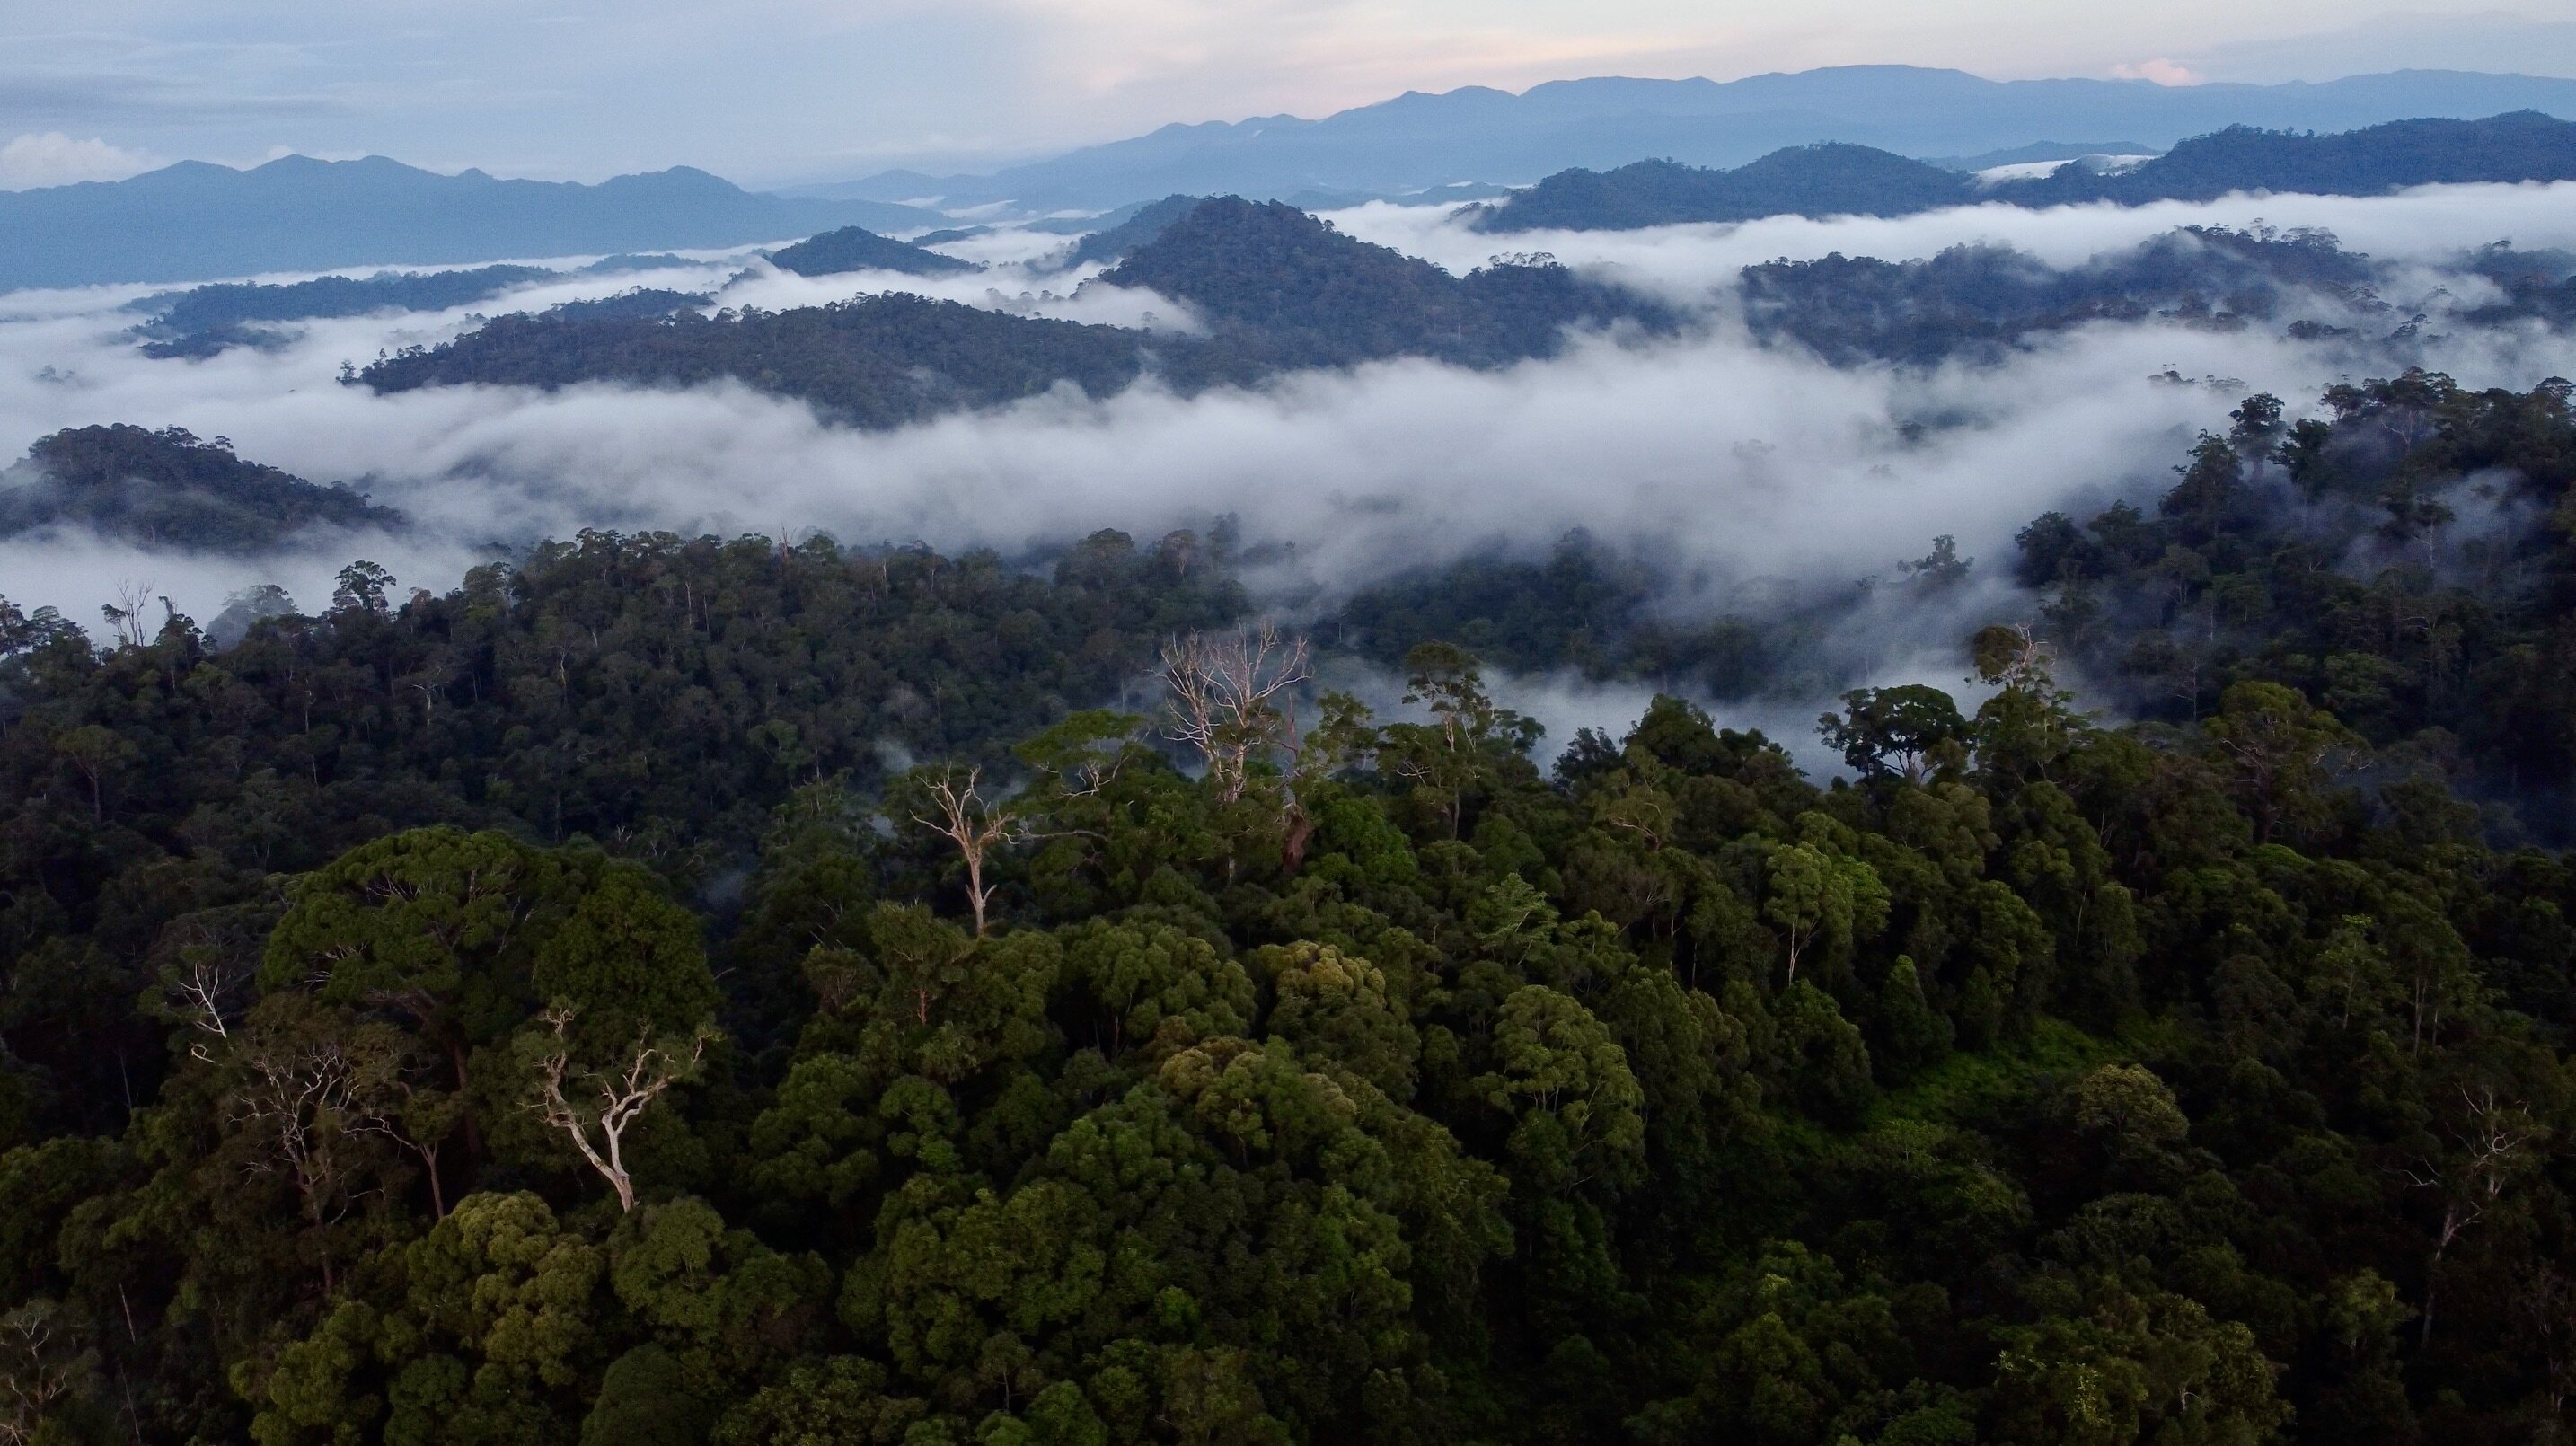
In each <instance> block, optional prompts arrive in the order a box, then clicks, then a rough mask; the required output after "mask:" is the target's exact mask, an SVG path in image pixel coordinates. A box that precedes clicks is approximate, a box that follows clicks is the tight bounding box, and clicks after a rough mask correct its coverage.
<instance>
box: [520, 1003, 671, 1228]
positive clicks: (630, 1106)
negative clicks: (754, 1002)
mask: <svg viewBox="0 0 2576 1446" xmlns="http://www.w3.org/2000/svg"><path fill="white" fill-rule="evenodd" d="M538 1018H539V1019H540V1020H542V1021H543V1022H544V1024H545V1025H546V1027H547V1028H548V1029H549V1030H551V1031H552V1032H553V1034H554V1041H553V1044H552V1046H551V1047H550V1048H548V1049H546V1050H544V1051H543V1052H542V1053H540V1054H539V1055H538V1056H537V1061H536V1065H537V1097H536V1098H535V1099H533V1100H531V1101H530V1102H529V1107H530V1108H531V1109H533V1110H535V1111H536V1113H537V1115H538V1117H539V1118H540V1119H543V1120H544V1121H545V1122H546V1124H547V1125H548V1126H550V1127H551V1128H554V1129H557V1130H560V1131H562V1132H563V1133H564V1135H565V1137H566V1138H568V1139H570V1140H571V1141H572V1147H573V1148H574V1149H575V1150H577V1151H579V1152H580V1154H581V1157H582V1159H584V1160H585V1161H588V1162H589V1164H590V1167H591V1168H592V1169H593V1170H596V1171H598V1172H599V1176H600V1178H601V1179H603V1180H606V1181H607V1182H608V1186H609V1188H610V1189H611V1190H614V1191H615V1192H617V1205H618V1208H619V1209H620V1210H621V1211H625V1210H633V1209H634V1208H635V1180H634V1177H633V1175H632V1174H631V1173H629V1172H628V1170H627V1168H626V1133H627V1131H628V1130H630V1129H632V1128H634V1125H635V1121H636V1120H637V1119H639V1118H641V1117H642V1116H643V1114H644V1111H645V1110H646V1109H647V1108H649V1107H650V1106H651V1105H652V1103H653V1102H654V1101H655V1100H657V1099H660V1098H661V1097H662V1096H663V1094H665V1093H666V1092H668V1091H669V1090H670V1088H671V1087H672V1086H673V1085H676V1084H681V1083H684V1082H686V1081H688V1080H690V1079H692V1078H695V1077H696V1075H697V1071H698V1063H699V1061H701V1060H703V1059H704V1058H705V1057H706V1053H707V1046H708V1044H709V1043H711V1042H713V1040H714V1039H715V1030H714V1029H713V1028H712V1027H711V1026H705V1025H701V1026H700V1027H699V1028H698V1029H697V1030H695V1031H694V1032H692V1033H691V1034H690V1035H689V1037H688V1038H687V1039H686V1040H685V1041H683V1040H678V1039H670V1040H660V1041H657V1040H655V1039H654V1038H653V1037H652V1035H651V1032H650V1031H649V1030H638V1031H637V1032H636V1036H635V1045H634V1048H633V1050H632V1051H631V1052H628V1053H626V1054H624V1055H622V1056H621V1058H622V1059H623V1060H624V1061H625V1062H624V1063H623V1064H622V1065H612V1066H610V1067H608V1068H605V1069H578V1070H576V1069H575V1068H574V1067H573V1064H572V1046H571V1040H570V1032H571V1029H572V1021H573V1010H572V1009H571V1007H570V1006H567V1005H556V1006H555V1007H553V1008H551V1009H548V1010H547V1011H546V1012H545V1013H544V1014H542V1015H540V1016H538ZM567 1079H569V1081H570V1083H571V1085H572V1089H571V1091H570V1093H567V1092H566V1089H565V1085H566V1082H567ZM593 1095H595V1096H596V1098H597V1101H598V1102H597V1103H596V1104H592V1103H589V1102H588V1098H589V1097H590V1096H593ZM594 1133H595V1134H596V1135H597V1136H598V1138H597V1140H596V1141H594V1140H593V1139H592V1136H593V1134H594Z"/></svg>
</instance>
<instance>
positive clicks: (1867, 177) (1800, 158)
mask: <svg viewBox="0 0 2576 1446" xmlns="http://www.w3.org/2000/svg"><path fill="white" fill-rule="evenodd" d="M1975 193H1976V182H1975V180H1974V179H1973V178H1972V177H1969V176H1967V175H1965V174H1962V173H1961V172H1958V171H1952V170H1947V169H1944V168H1942V167H1940V166H1935V165H1931V164H1929V163H1927V162H1924V161H1916V160H1908V159H1907V158H1905V157H1904V156H1898V155H1891V154H1889V153H1888V152H1886V151H1879V150H1872V149H1870V148H1869V147H1867V146H1853V145H1841V144H1825V145H1814V146H1799V147H1797V148H1795V149H1792V150H1785V151H1774V152H1772V153H1771V154H1770V155H1767V156H1764V157H1763V158H1762V159H1760V160H1758V161H1753V162H1751V163H1749V164H1747V165H1744V166H1741V167H1738V168H1737V169H1735V170H1731V171H1713V170H1704V169H1702V168H1700V167H1698V166H1685V165H1683V164H1681V163H1680V162H1677V161H1639V162H1637V163H1636V164H1635V165H1632V166H1621V167H1620V168H1619V169H1617V170H1615V171H1607V172H1602V171H1584V170H1574V171H1559V172H1558V173H1556V174H1555V175H1553V176H1550V177H1548V178H1547V179H1546V180H1543V181H1541V182H1539V183H1538V184H1537V185H1535V186H1532V187H1530V188H1529V189H1528V190H1526V191H1521V192H1518V193H1516V194H1514V195H1513V196H1511V197H1510V198H1508V199H1506V200H1503V201H1496V202H1488V203H1486V204H1484V205H1481V206H1476V207H1473V208H1470V211H1469V215H1470V216H1471V218H1472V220H1473V223H1474V225H1475V226H1476V229H1478V230H1480V231H1506V232H1507V231H1537V230H1543V229H1555V230H1565V231H1625V230H1635V229H1638V228H1641V227H1646V226H1667V225H1671V224H1674V223H1675V222H1682V221H1751V220H1756V219H1758V218H1760V217H1763V216H1782V215H1790V216H1905V215H1911V214H1913V213H1914V212H1917V211H1929V210H1934V209H1936V208H1938V207H1942V206H1958V205H1964V204H1966V203H1967V202H1968V201H1969V200H1971V199H1973V198H1974V196H1975Z"/></svg>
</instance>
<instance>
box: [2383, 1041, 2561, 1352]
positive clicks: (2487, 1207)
mask: <svg viewBox="0 0 2576 1446" xmlns="http://www.w3.org/2000/svg"><path fill="white" fill-rule="evenodd" d="M2460 1103H2461V1105H2462V1106H2463V1110H2462V1120H2461V1124H2460V1125H2459V1127H2458V1128H2456V1129H2455V1130H2453V1132H2452V1139H2453V1140H2454V1141H2455V1143H2456V1144H2457V1147H2458V1148H2457V1150H2456V1152H2455V1153H2454V1154H2453V1155H2452V1156H2451V1157H2450V1158H2449V1159H2448V1160H2445V1161H2439V1162H2437V1161H2432V1160H2418V1161H2416V1162H2415V1164H2414V1166H2413V1167H2411V1168H2409V1169H2406V1170H2404V1171H2402V1172H2401V1173H2402V1174H2404V1175H2405V1177H2406V1180H2407V1183H2409V1184H2411V1185H2413V1186H2415V1187H2416V1188H2417V1189H2419V1190H2434V1191H2439V1192H2440V1194H2441V1197H2442V1223H2441V1226H2440V1227H2439V1228H2438V1229H2437V1230H2435V1231H2434V1234H2433V1259H2432V1262H2431V1263H2430V1264H2429V1265H2428V1266H2427V1267H2426V1269H2425V1272H2424V1327H2423V1330H2422V1332H2421V1334H2420V1335H2419V1336H2418V1337H2417V1339H2416V1345H2417V1347H2418V1348H2419V1349H2420V1348H2421V1347H2422V1346H2424V1345H2425V1344H2427V1343H2429V1342H2430V1341H2431V1340H2432V1339H2433V1297H2434V1293H2435V1292H2436V1290H2438V1289H2439V1287H2440V1285H2441V1272H2442V1258H2443V1257H2444V1256H2445V1255H2447V1254H2449V1253H2450V1249H2451V1246H2452V1244H2453V1243H2454V1242H2456V1241H2457V1240H2458V1239H2459V1238H2460V1237H2461V1236H2462V1235H2464V1234H2466V1233H2467V1232H2468V1231H2469V1230H2470V1229H2471V1228H2472V1227H2474V1226H2476V1225H2477V1223H2478V1222H2479V1221H2481V1220H2484V1219H2485V1218H2486V1217H2487V1213H2488V1212H2489V1211H2491V1210H2493V1209H2494V1208H2495V1206H2496V1203H2497V1201H2499V1200H2500V1199H2502V1198H2503V1195H2504V1192H2505V1189H2506V1187H2507V1186H2509V1185H2511V1184H2512V1183H2513V1181H2514V1178H2515V1177H2516V1176H2518V1175H2519V1174H2521V1173H2522V1169H2523V1166H2524V1164H2525V1163H2526V1160H2527V1157H2528V1154H2529V1151H2530V1148H2531V1146H2532V1145H2533V1143H2535V1142H2536V1141H2537V1140H2538V1139H2539V1138H2540V1136H2541V1134H2542V1130H2541V1128H2540V1126H2539V1124H2538V1123H2537V1122H2535V1121H2534V1120H2533V1119H2532V1118H2531V1116H2530V1115H2528V1114H2526V1113H2524V1111H2523V1108H2522V1106H2521V1105H2519V1104H2509V1103H2506V1102H2504V1101H2501V1100H2499V1099H2497V1098H2496V1092H2495V1089H2494V1088H2493V1087H2492V1086H2488V1087H2484V1088H2480V1089H2476V1090H2472V1089H2470V1088H2468V1087H2467V1086H2465V1085H2463V1086H2462V1087H2461V1088H2460Z"/></svg>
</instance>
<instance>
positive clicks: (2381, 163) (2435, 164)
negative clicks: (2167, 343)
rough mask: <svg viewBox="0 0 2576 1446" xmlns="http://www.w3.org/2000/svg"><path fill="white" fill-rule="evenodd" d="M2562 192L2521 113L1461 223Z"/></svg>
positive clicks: (1811, 175)
mask: <svg viewBox="0 0 2576 1446" xmlns="http://www.w3.org/2000/svg"><path fill="white" fill-rule="evenodd" d="M2563 180H2576V122H2569V121H2563V120H2557V119H2554V118H2552V117H2550V116H2546V115H2543V114H2541V113H2539V112H2537V111H2524V112H2520V113H2517V114H2512V115H2500V116H2494V117H2491V118H2489V119H2486V120H2477V121H2454V120H2414V121H2396V122H2392V123H2390V124H2387V125H2379V126H2372V127H2369V128H2368V129H2365V130H2357V131H2349V132H2345V133H2343V134H2340V135H2327V136H2319V135H2306V134H2299V133H2294V132H2288V131H2264V130H2256V129H2253V128H2250V127H2245V126H2237V127H2232V128H2230V129H2228V130H2224V131H2220V132H2217V133H2215V134H2212V135H2206V136H2201V137H2198V138H2197V139H2193V140H2188V141H2184V142H2182V143H2181V144H2180V145H2177V146H2175V147H2174V149H2173V150H2172V151H2171V152H2170V153H2168V154H2167V155H2164V156H2160V157H2157V158H2155V159H2153V160H2150V161H2146V162H2144V163H2142V164H2140V165H2138V166H2136V167H2134V168H2131V169H2128V170H2124V171H2115V172H2108V173H2105V172H2101V171H2097V170H2094V169H2090V168H2088V167H2086V166H2085V165H2084V164H2082V163H2081V162H2070V163H2068V164H2066V165H2064V166H2060V167H2059V168H2058V169H2056V170H2055V171H2053V172H2051V173H2050V174H2048V175H2047V176H2044V177H2037V178H2032V179H2025V180H2014V181H2005V182H2002V183H1999V184H1996V185H1992V186H1984V187H1981V186H1979V185H1978V184H1977V183H1976V181H1975V180H1974V178H1972V177H1970V176H1968V175H1965V174H1963V173H1959V172H1952V171H1945V170H1943V169H1942V168H1941V167H1938V166H1933V165H1930V164H1928V163H1925V162H1922V161H1911V160H1907V159H1905V158H1904V157H1902V156H1895V155H1890V154H1888V153H1887V152H1885V151H1874V150H1871V149H1869V148H1867V147H1864V146H1849V145H1819V146H1807V147H1801V148H1798V149H1794V150H1786V151H1780V152H1776V153H1774V154H1772V155H1769V156H1765V157H1764V158H1762V159H1761V160H1758V161H1755V162H1753V163H1751V164H1749V165H1746V166H1743V167H1740V168H1738V169H1736V170H1732V171H1716V170H1703V169H1700V168H1698V167H1694V166H1686V165H1680V164H1676V163H1674V162H1671V161H1641V162H1638V163H1637V164H1635V165H1631V166H1622V167H1620V168H1618V169H1617V170H1612V171H1606V172H1604V171H1590V170H1580V169H1577V170H1569V171H1561V172H1559V173H1557V174H1555V175H1552V176H1549V177H1548V178H1546V179H1545V180H1543V181H1541V182H1539V183H1538V184H1537V185H1535V186H1532V187H1530V188H1529V189H1527V190H1525V191H1521V192H1519V193H1517V194H1515V195H1513V196H1512V197H1511V198H1510V199H1508V200H1506V201H1502V202H1497V203H1491V204H1488V205H1485V206H1481V207H1477V208H1475V209H1474V211H1473V212H1472V213H1471V214H1472V216H1473V218H1474V222H1475V224H1476V225H1477V226H1478V228H1479V229H1482V230H1487V231H1497V232H1508V231H1533V230H1539V229H1543V228H1558V229H1564V230H1573V231H1598V230H1630V229H1635V228H1638V227H1644V226H1663V225H1672V224H1676V223H1680V222H1691V221H1745V220H1752V219H1755V218H1757V217H1761V216H1770V215H1802V216H1835V215H1858V216H1902V215H1909V214H1912V213H1914V212H1917V211H1928V210H1933V209H1935V208H1938V207H1942V206H1956V205H1965V204H1969V203H1972V202H1980V201H1991V202H2002V203H2006V204H2011V205H2018V206H2055V205H2064V204H2067V203H2070V202H2078V201H2116V202H2119V203H2121V204H2123V205H2143V204H2145V203H2147V202H2149V201H2161V200H2195V201H2205V200H2210V199H2213V198H2215V197H2218V196H2222V195H2225V194H2227V193H2229V192H2231V191H2298V192H2305V193H2310V194H2317V195H2333V196H2376V195H2380V194H2383V193H2385V192H2388V191H2392V190H2396V189H2398V188H2400V187H2404V186H2420V185H2429V184H2433V183H2437V182H2467V181H2563Z"/></svg>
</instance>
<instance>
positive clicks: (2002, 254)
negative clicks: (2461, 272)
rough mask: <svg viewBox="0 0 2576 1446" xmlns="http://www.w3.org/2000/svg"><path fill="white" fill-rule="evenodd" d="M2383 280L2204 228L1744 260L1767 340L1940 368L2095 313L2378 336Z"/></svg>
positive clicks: (2321, 250) (2387, 310)
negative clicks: (2028, 247) (2047, 245)
mask: <svg viewBox="0 0 2576 1446" xmlns="http://www.w3.org/2000/svg"><path fill="white" fill-rule="evenodd" d="M2570 271H2571V272H2576V266H2571V267H2570ZM2377 279H2378V273H2377V268H2375V267H2374V266H2372V264H2371V263H2370V260H2369V258H2368V257H2365V256H2359V255H2355V254H2353V253H2351V252H2348V251H2345V250H2343V249H2341V248H2340V247H2339V246H2337V245H2336V244H2335V238H2334V237H2333V236H2331V235H2329V234H2326V233H2323V232H2316V231H2293V232H2289V233H2287V234H2281V233H2276V232H2273V231H2270V230H2268V229H2265V230H2259V231H2236V230H2231V229H2229V228H2227V227H2224V226H2192V227H2187V228H2184V229H2182V230H2178V231H2173V232H2170V233H2168V234H2166V235H2163V236H2160V237H2157V238H2156V239H2154V240H2152V241H2149V242H2147V243H2146V244H2144V245H2142V246H2139V247H2137V248H2135V249H2133V250H2129V251H2121V252H2113V253H2110V254H2107V255H2103V256H2098V257H2095V258H2094V259H2093V260H2092V261H2090V262H2088V263H2086V264H2085V265H2083V266H2079V267H2072V268H2068V269H2065V270H2059V269H2057V268H2054V267H2051V266H2049V265H2047V264H2046V263H2044V262H2041V261H2040V260H2038V259H2037V258H2035V257H2031V256H2028V255H2025V254H2023V253H2021V252H2019V251H2015V250H2013V249H2012V248H2011V247H2008V246H1992V245H1976V246H1954V247H1952V248H1950V249H1949V250H1947V251H1944V252H1942V253H1941V254H1939V255H1938V256H1934V257H1932V258H1930V259H1929V260H1923V261H1900V262H1890V261H1881V260H1878V259H1876V258H1874V257H1867V256H1843V255H1840V254H1836V255H1833V256H1828V257H1825V258H1823V259H1821V260H1816V261H1773V262H1770V263H1768V264H1765V265H1761V266H1748V267H1746V268H1745V269H1744V275H1743V296H1744V308H1745V319H1746V321H1747V323H1748V324H1749V325H1750V326H1751V328H1752V330H1753V332H1754V334H1755V335H1756V336H1760V337H1764V338H1766V339H1767V338H1779V337H1786V338H1790V339H1793V340H1796V341H1798V342H1800V343H1802V344H1804V345H1805V346H1807V347H1809V348H1812V349H1813V350H1814V351H1815V352H1817V353H1818V354H1819V355H1821V356H1823V357H1824V358H1826V359H1827V360H1829V361H1832V362H1834V363H1835V364H1836V365H1849V364H1852V363H1855V362H1861V361H1873V360H1875V361H1897V362H1909V363H1932V362H1940V361H1947V360H1949V359H1951V358H1953V357H1959V356H1967V357H1971V358H1976V359H1982V360H1992V359H1994V358H1997V357H1999V356H2001V355H2002V354H2003V353H2004V352H2005V351H2007V350H2009V349H2010V348H2012V347H2014V346H2016V345H2018V344H2020V343H2022V342H2024V341H2026V340H2028V339H2029V338H2031V337H2033V336H2037V335H2042V334H2045V333H2048V332H2053V331H2061V330H2064V329H2066V328H2068V327H2072V326H2080V325H2083V324H2084V323H2086V322H2091V321H2144V320H2148V319H2151V318H2161V319H2164V320H2167V321H2173V322H2180V323H2183V324H2187V325H2194V326H2203V327H2213V328H2219V329H2225V330H2237V329H2242V328H2245V327H2249V326H2263V327H2266V328H2268V329H2272V330H2275V331H2284V332H2287V333H2289V334H2292V335H2301V336H2309V337H2315V336H2320V335H2324V334H2326V333H2325V328H2328V327H2331V326H2335V325H2336V324H2337V323H2344V324H2345V325H2343V326H2342V327H2340V328H2339V329H2341V330H2344V331H2351V330H2353V329H2354V327H2353V325H2352V324H2354V323H2360V324H2368V323H2372V322H2375V323H2376V328H2375V330H2374V331H2373V332H2372V335H2373V336H2374V337H2376V336H2378V335H2379V334H2381V333H2385V332H2388V331H2392V330H2394V329H2395V328H2397V327H2399V326H2401V325H2404V324H2405V322H2406V318H2405V317H2403V316H2398V315H2395V314H2394V313H2393V311H2392V308H2391V307H2390V306H2389V305H2388V303H2386V302H2385V301H2382V300H2381V299H2380V298H2379V296H2378V294H2377V293H2376V291H2375V290H2374V289H2373V285H2374V283H2375V282H2376V280H2377ZM2531 301H2532V304H2531V305H2530V306H2527V307H2526V306H2520V305H2515V304H2511V303H2507V304H2502V305H2498V306H2494V307H2490V308H2488V309H2486V310H2485V311H2482V312H2480V313H2477V314H2476V315H2475V316H2474V318H2473V319H2475V320H2477V321H2479V322H2482V323H2494V322H2499V321H2503V320H2506V319H2508V318H2509V317H2511V316H2515V315H2524V314H2529V313H2530V312H2531V311H2533V310H2545V307H2544V305H2543V304H2542V298H2541V297H2538V296H2535V297H2533V298H2532V299H2531ZM2320 307H2322V308H2325V310H2323V311H2322V313H2321V314H2310V313H2311V311H2312V310H2314V309H2316V308H2320ZM2418 320H2419V321H2420V320H2421V318H2418Z"/></svg>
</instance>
